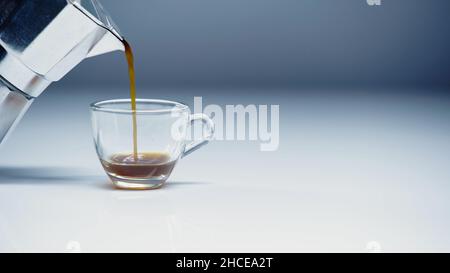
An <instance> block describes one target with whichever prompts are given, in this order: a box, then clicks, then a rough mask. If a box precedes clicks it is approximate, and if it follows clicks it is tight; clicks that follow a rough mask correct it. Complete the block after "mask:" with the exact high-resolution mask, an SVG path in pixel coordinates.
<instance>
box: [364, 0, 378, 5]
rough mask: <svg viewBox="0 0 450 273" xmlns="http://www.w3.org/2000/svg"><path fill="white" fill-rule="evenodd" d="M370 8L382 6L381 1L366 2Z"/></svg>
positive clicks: (369, 0)
mask: <svg viewBox="0 0 450 273" xmlns="http://www.w3.org/2000/svg"><path fill="white" fill-rule="evenodd" d="M366 1H367V4H368V5H369V6H381V0H366Z"/></svg>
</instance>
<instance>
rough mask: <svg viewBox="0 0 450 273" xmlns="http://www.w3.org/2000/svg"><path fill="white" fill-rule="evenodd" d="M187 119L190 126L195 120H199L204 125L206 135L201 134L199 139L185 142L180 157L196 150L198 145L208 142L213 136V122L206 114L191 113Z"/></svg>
mask: <svg viewBox="0 0 450 273" xmlns="http://www.w3.org/2000/svg"><path fill="white" fill-rule="evenodd" d="M189 120H190V126H194V124H195V122H196V121H201V122H202V125H204V126H205V127H206V135H203V137H202V139H201V140H194V141H192V142H190V143H188V144H186V147H185V149H184V152H183V154H182V156H181V157H185V156H187V155H188V154H190V153H192V152H194V151H196V150H198V149H199V148H200V147H202V146H204V145H206V144H208V142H209V141H210V140H211V139H212V138H213V136H214V122H213V121H212V120H211V119H210V118H209V117H208V116H207V115H205V114H201V113H198V114H193V115H190V117H189Z"/></svg>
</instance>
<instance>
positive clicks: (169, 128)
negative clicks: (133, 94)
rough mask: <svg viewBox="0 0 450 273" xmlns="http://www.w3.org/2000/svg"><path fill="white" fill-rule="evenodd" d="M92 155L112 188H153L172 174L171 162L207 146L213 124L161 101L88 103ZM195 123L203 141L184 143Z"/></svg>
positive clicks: (184, 106) (187, 141) (159, 185)
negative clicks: (93, 151)
mask: <svg viewBox="0 0 450 273" xmlns="http://www.w3.org/2000/svg"><path fill="white" fill-rule="evenodd" d="M91 118H92V130H93V133H94V142H95V147H96V150H97V155H98V157H99V159H100V162H101V163H102V166H103V168H104V169H105V171H106V173H107V174H108V176H109V177H110V178H111V181H112V182H113V184H114V185H115V186H116V187H119V188H125V189H155V188H159V187H161V186H162V185H163V184H164V183H165V181H166V180H167V178H168V177H169V176H170V174H171V173H172V171H173V169H174V167H175V165H176V163H177V161H178V160H179V159H180V158H182V157H183V156H185V155H187V154H189V153H191V152H193V151H194V150H196V149H197V148H199V147H201V146H203V145H205V144H207V143H208V142H209V140H210V139H211V138H212V136H213V134H214V124H213V122H212V121H211V119H210V118H209V117H208V116H206V115H204V114H194V115H191V112H190V110H189V107H187V106H186V105H184V104H181V103H178V102H172V101H166V100H149V99H137V100H136V110H132V109H131V100H130V99H120V100H108V101H100V102H95V103H92V104H91ZM196 121H200V122H201V123H202V124H203V137H202V138H201V139H199V140H194V141H190V140H188V137H190V136H191V134H190V133H188V131H189V132H190V130H188V129H190V127H191V126H192V125H193V124H194V123H195V122H196Z"/></svg>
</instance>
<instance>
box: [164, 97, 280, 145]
mask: <svg viewBox="0 0 450 273" xmlns="http://www.w3.org/2000/svg"><path fill="white" fill-rule="evenodd" d="M193 112H194V113H203V114H205V115H207V116H208V117H210V118H211V119H212V121H213V122H214V127H215V133H214V136H213V138H212V139H213V140H216V141H245V140H249V141H259V148H260V150H261V151H276V150H278V147H279V145H280V106H279V105H255V104H249V105H242V104H238V105H225V106H220V105H218V104H208V105H203V98H202V97H194V109H193ZM173 115H175V116H176V115H177V113H173ZM181 124H184V123H183V122H182V121H180V123H179V124H177V123H174V125H173V127H172V137H173V138H174V139H179V138H185V136H186V138H187V140H200V139H202V136H203V127H202V126H200V124H194V126H190V127H188V128H184V127H183V126H180V125H181ZM181 129H182V130H181ZM185 130H186V131H185Z"/></svg>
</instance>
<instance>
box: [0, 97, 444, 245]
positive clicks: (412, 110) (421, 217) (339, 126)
mask: <svg viewBox="0 0 450 273" xmlns="http://www.w3.org/2000/svg"><path fill="white" fill-rule="evenodd" d="M67 92H69V91H67ZM83 94H84V93H83ZM83 94H78V95H77V97H74V99H68V98H67V96H66V95H64V94H62V93H57V94H56V93H55V94H48V95H47V94H45V95H44V96H42V97H41V98H39V100H38V101H37V102H36V103H35V104H34V105H32V108H31V110H30V111H29V113H28V114H27V115H26V117H25V118H24V120H23V122H22V123H21V124H20V125H19V127H18V128H17V130H16V131H15V132H14V134H13V135H11V137H10V139H9V140H8V142H7V143H5V144H4V145H3V146H2V147H1V150H0V153H1V158H0V251H2V252H9V251H15V252H24V251H36V252H65V251H82V252H97V251H121V252H122V251H125V252H128V251H133V252H134V251H137V252H141V251H143V252H184V251H185V252H208V251H215V252H221V251H225V252H229V251H232V252H247V251H252V252H278V251H280V252H291V251H293V252H303V251H315V252H327V251H352V252H353V251H355V252H367V251H370V250H381V251H388V252H390V251H394V252H395V251H450V235H449V233H448V230H449V229H450V219H449V218H448V215H450V201H449V196H450V170H449V168H448V166H449V165H450V160H449V154H450V141H449V140H450V125H449V124H450V123H449V122H448V121H449V120H450V110H449V109H450V107H449V106H450V102H449V100H448V99H442V98H430V97H427V96H425V97H421V96H414V95H411V96H409V95H408V96H406V95H405V96H393V95H364V94H362V95H358V96H344V97H339V96H337V95H332V94H328V95H311V94H313V93H309V95H308V94H304V95H301V94H298V95H292V97H291V98H289V95H285V97H286V99H277V98H274V97H269V96H268V97H266V98H264V97H263V98H261V97H259V98H258V100H257V101H256V102H254V103H264V104H267V103H277V104H280V109H281V129H280V130H281V131H280V137H281V141H280V149H279V150H278V151H276V152H270V153H267V152H260V151H259V145H258V143H255V142H213V143H211V144H209V145H208V146H206V147H205V148H202V149H201V150H199V151H198V152H195V153H194V154H192V155H191V156H189V157H187V158H185V159H183V160H182V161H181V162H180V163H179V165H178V166H177V167H176V169H175V172H174V173H173V175H172V177H171V179H170V181H169V183H168V184H167V186H166V187H164V188H162V189H160V190H154V191H120V190H114V189H112V188H111V186H110V185H109V182H108V179H107V178H106V176H105V175H104V173H103V170H102V169H101V166H100V164H99V163H98V160H97V157H96V155H95V152H94V148H93V144H92V140H91V135H90V134H91V131H90V121H89V113H88V110H87V105H88V103H89V102H91V101H93V100H96V99H98V98H105V99H106V98H110V97H108V96H105V95H104V94H105V93H103V97H102V94H97V93H95V92H94V91H92V92H86V93H85V94H84V95H83ZM93 94H96V95H93ZM205 94H206V93H202V92H198V93H195V94H194V95H204V96H205V98H207V99H208V103H217V104H225V103H234V104H238V103H243V104H248V103H253V102H252V99H251V98H245V97H244V98H239V97H237V96H236V97H233V96H230V97H213V96H207V95H205ZM117 96H120V95H117ZM122 97H123V96H122ZM146 97H151V96H149V95H148V94H146ZM159 97H160V98H168V99H176V96H175V95H174V96H172V97H169V96H166V97H163V96H159ZM185 98H187V99H189V97H187V96H186V97H185ZM190 98H191V101H192V97H190ZM52 103H53V104H52Z"/></svg>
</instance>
